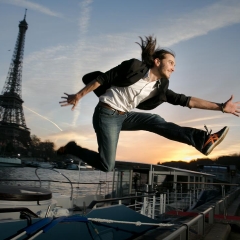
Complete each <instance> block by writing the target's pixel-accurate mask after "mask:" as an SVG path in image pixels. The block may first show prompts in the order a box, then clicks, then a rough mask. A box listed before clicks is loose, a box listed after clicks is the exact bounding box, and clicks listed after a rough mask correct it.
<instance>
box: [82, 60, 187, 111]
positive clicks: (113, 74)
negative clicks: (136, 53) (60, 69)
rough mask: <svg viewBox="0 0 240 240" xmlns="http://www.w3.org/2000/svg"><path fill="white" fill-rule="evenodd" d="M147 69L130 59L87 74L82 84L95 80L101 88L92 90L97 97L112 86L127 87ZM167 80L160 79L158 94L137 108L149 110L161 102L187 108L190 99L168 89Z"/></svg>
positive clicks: (140, 63)
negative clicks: (103, 70)
mask: <svg viewBox="0 0 240 240" xmlns="http://www.w3.org/2000/svg"><path fill="white" fill-rule="evenodd" d="M148 70H149V68H148V67H147V66H146V65H145V64H144V63H143V62H141V61H139V60H137V59H130V60H127V61H124V62H122V63H121V64H120V65H118V66H117V67H114V68H112V69H110V70H109V71H107V72H105V73H102V72H99V71H96V72H92V73H88V74H86V75H84V76H83V82H84V83H85V84H88V83H89V82H91V81H92V80H94V79H96V80H97V81H98V82H99V83H100V84H101V86H99V87H98V88H97V89H96V90H94V92H95V94H96V95H97V96H98V97H99V96H101V95H102V94H104V93H105V92H106V90H107V89H108V88H110V87H111V86H112V85H113V86H117V87H128V86H130V85H132V84H134V83H136V82H137V81H139V80H140V79H141V78H143V77H144V76H145V74H146V73H147V72H148ZM168 85H169V80H168V79H165V78H162V79H161V84H159V85H158V94H157V95H156V96H154V97H152V98H150V99H148V100H146V101H144V102H142V103H140V104H139V105H138V106H137V108H139V109H143V110H151V109H154V108H155V107H157V106H159V105H160V104H161V103H163V102H168V103H171V104H173V105H181V106H183V107H185V106H188V102H189V100H190V97H187V96H185V95H184V94H178V93H175V92H173V91H172V90H170V89H168Z"/></svg>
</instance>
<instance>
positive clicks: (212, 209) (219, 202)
mask: <svg viewBox="0 0 240 240" xmlns="http://www.w3.org/2000/svg"><path fill="white" fill-rule="evenodd" d="M239 204H240V188H237V189H236V190H235V191H233V192H231V193H230V194H229V195H227V196H225V197H218V198H215V199H214V200H212V201H209V202H207V203H205V204H203V205H202V206H200V207H198V208H196V209H194V210H192V211H189V212H181V211H171V212H167V213H165V214H164V219H165V221H166V222H167V220H168V219H169V218H171V219H172V220H171V222H168V223H172V224H174V225H173V227H170V228H168V229H167V228H162V227H159V228H157V229H155V230H152V231H151V232H147V233H146V234H144V235H142V236H141V237H138V238H135V240H153V239H154V240H160V239H161V240H176V239H181V240H182V239H184V240H210V239H211V240H212V239H218V240H230V238H229V237H230V233H231V226H240V216H236V215H237V214H238V209H239ZM233 236H234V238H233V239H231V240H235V239H240V238H236V234H233Z"/></svg>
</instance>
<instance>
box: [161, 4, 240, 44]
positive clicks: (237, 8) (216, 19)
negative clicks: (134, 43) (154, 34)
mask: <svg viewBox="0 0 240 240" xmlns="http://www.w3.org/2000/svg"><path fill="white" fill-rule="evenodd" d="M162 20H163V19H161V20H160V21H162ZM164 21H165V24H164V26H165V27H163V28H160V34H159V37H158V39H159V42H161V43H162V44H163V45H164V46H172V45H174V44H176V43H179V42H181V41H186V40H189V39H192V38H195V37H199V36H202V35H205V34H208V33H209V32H211V31H214V30H217V29H220V28H223V27H226V26H230V25H233V24H236V23H239V22H240V2H239V1H235V0H233V1H218V2H217V3H215V4H212V5H209V6H207V7H205V8H202V9H196V10H195V11H192V12H190V13H187V14H185V15H182V16H179V17H177V18H169V19H164ZM157 26H158V24H157ZM158 32H159V31H158ZM163 33H164V34H163Z"/></svg>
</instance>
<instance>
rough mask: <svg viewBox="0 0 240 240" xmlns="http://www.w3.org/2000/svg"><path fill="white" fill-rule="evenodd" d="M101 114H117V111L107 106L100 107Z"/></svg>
mask: <svg viewBox="0 0 240 240" xmlns="http://www.w3.org/2000/svg"><path fill="white" fill-rule="evenodd" d="M99 114H101V115H105V116H113V115H115V114H116V111H114V110H112V109H108V108H105V107H99Z"/></svg>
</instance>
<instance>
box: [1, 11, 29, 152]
mask: <svg viewBox="0 0 240 240" xmlns="http://www.w3.org/2000/svg"><path fill="white" fill-rule="evenodd" d="M26 13H27V9H26V10H25V15H24V19H23V20H22V21H20V23H19V25H18V27H19V33H18V37H17V41H16V45H15V49H14V53H13V56H12V61H11V64H10V67H9V71H8V75H7V78H6V81H5V84H4V87H3V90H2V93H1V95H0V152H1V154H12V153H16V152H17V151H18V152H19V151H20V153H21V152H22V151H23V150H26V149H27V148H28V146H29V144H30V143H31V138H30V129H29V128H27V125H26V122H25V117H24V113H23V106H22V104H23V100H22V64H23V53H24V43H25V34H26V31H27V29H28V24H27V22H26ZM21 150H22V151H21Z"/></svg>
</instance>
